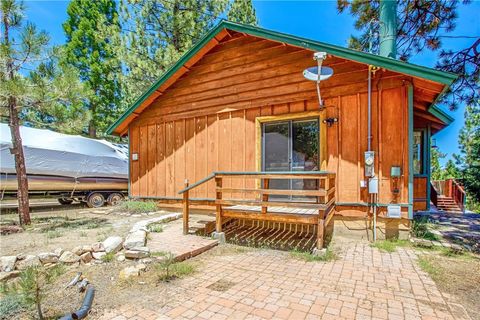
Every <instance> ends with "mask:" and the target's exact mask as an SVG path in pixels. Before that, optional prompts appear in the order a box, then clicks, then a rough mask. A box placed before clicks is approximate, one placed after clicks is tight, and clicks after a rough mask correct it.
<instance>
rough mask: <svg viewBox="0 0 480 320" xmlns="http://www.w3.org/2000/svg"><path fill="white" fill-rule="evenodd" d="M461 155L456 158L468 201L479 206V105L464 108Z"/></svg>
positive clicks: (460, 141)
mask: <svg viewBox="0 0 480 320" xmlns="http://www.w3.org/2000/svg"><path fill="white" fill-rule="evenodd" d="M459 145H460V152H461V154H460V155H458V156H457V157H456V159H457V164H458V165H459V166H460V176H461V178H462V182H463V184H464V186H465V189H466V191H467V194H468V198H470V199H469V200H471V202H473V203H477V204H480V103H476V104H474V105H470V106H467V107H466V108H465V125H464V127H463V128H462V129H461V131H460V135H459Z"/></svg>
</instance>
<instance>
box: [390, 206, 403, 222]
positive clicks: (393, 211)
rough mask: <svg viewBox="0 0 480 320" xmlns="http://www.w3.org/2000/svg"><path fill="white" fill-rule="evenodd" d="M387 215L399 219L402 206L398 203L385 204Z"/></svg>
mask: <svg viewBox="0 0 480 320" xmlns="http://www.w3.org/2000/svg"><path fill="white" fill-rule="evenodd" d="M387 217H388V218H396V219H400V218H401V217H402V207H400V206H398V205H389V206H387Z"/></svg>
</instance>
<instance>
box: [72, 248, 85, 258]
mask: <svg viewBox="0 0 480 320" xmlns="http://www.w3.org/2000/svg"><path fill="white" fill-rule="evenodd" d="M72 252H73V253H74V254H76V255H77V256H81V255H82V254H84V253H85V250H83V247H81V246H77V247H75V248H73V249H72Z"/></svg>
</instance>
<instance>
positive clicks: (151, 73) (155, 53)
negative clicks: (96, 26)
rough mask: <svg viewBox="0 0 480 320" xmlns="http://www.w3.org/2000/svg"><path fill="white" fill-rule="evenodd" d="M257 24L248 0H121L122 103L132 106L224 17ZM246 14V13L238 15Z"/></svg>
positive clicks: (119, 47)
mask: <svg viewBox="0 0 480 320" xmlns="http://www.w3.org/2000/svg"><path fill="white" fill-rule="evenodd" d="M230 7H231V10H232V11H233V12H232V14H231V15H228V17H230V18H232V19H233V20H234V21H237V22H245V23H252V24H253V23H256V21H257V19H256V18H255V10H254V9H253V6H252V3H251V1H250V0H235V1H233V2H232V3H230V2H229V0H121V4H120V16H121V25H122V37H121V42H120V43H119V45H118V46H117V48H118V50H119V56H120V57H121V60H122V62H123V64H124V70H125V73H124V74H123V76H122V85H123V88H122V90H123V95H122V96H123V101H122V102H123V105H124V107H126V106H128V105H130V104H131V103H132V102H133V101H135V100H136V99H137V98H138V96H139V95H140V94H142V93H143V92H144V91H145V90H146V89H147V88H148V87H149V86H150V85H151V84H153V83H154V82H155V81H156V80H157V79H158V78H159V77H160V76H161V75H162V74H163V73H165V71H166V70H167V69H168V68H169V67H171V66H172V65H173V64H174V63H175V62H176V61H177V60H178V59H179V58H180V57H181V56H182V55H183V54H184V53H185V52H186V51H187V50H188V49H190V48H191V47H192V46H193V45H194V44H195V43H196V42H198V41H199V40H200V39H201V38H202V36H203V35H204V34H205V33H206V32H207V31H208V30H209V29H211V28H212V27H213V26H214V25H215V24H216V23H218V21H219V19H220V18H221V17H224V16H226V15H227V11H228V8H230ZM242 15H244V17H242Z"/></svg>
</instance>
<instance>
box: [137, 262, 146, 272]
mask: <svg viewBox="0 0 480 320" xmlns="http://www.w3.org/2000/svg"><path fill="white" fill-rule="evenodd" d="M135 269H137V270H138V271H145V270H147V266H146V265H145V264H143V263H139V264H137V265H136V266H135Z"/></svg>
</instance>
